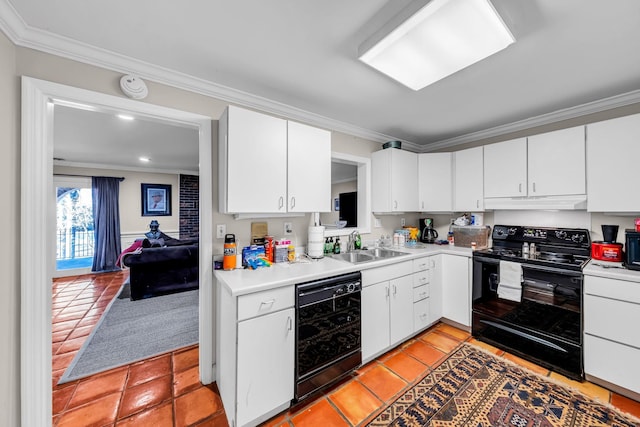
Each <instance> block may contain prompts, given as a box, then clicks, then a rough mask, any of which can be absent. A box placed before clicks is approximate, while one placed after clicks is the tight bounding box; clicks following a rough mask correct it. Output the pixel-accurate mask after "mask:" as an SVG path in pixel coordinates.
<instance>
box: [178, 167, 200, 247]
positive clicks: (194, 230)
mask: <svg viewBox="0 0 640 427" xmlns="http://www.w3.org/2000/svg"><path fill="white" fill-rule="evenodd" d="M199 188H200V177H199V176H197V175H180V238H181V239H188V238H193V237H198V236H199V234H200V218H199V216H198V209H199V208H200V204H199V199H198V197H199V195H198V190H199Z"/></svg>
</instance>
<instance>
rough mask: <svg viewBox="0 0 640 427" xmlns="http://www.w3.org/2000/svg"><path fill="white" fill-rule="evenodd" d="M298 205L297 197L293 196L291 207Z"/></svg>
mask: <svg viewBox="0 0 640 427" xmlns="http://www.w3.org/2000/svg"><path fill="white" fill-rule="evenodd" d="M295 206H296V198H295V197H292V198H291V209H293V208H294V207H295Z"/></svg>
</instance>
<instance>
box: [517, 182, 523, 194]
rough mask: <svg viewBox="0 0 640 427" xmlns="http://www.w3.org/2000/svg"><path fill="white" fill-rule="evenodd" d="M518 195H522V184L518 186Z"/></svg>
mask: <svg viewBox="0 0 640 427" xmlns="http://www.w3.org/2000/svg"><path fill="white" fill-rule="evenodd" d="M518 193H522V183H520V184H518Z"/></svg>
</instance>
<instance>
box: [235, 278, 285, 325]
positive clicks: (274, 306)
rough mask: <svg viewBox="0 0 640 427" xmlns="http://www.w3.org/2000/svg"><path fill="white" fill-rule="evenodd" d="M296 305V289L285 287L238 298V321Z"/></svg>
mask: <svg viewBox="0 0 640 427" xmlns="http://www.w3.org/2000/svg"><path fill="white" fill-rule="evenodd" d="M294 305H295V288H294V287H293V286H284V287H282V288H277V289H269V290H267V291H262V292H256V293H253V294H249V295H242V296H239V297H238V320H244V319H250V318H252V317H256V316H262V315H263V314H268V313H273V312H276V311H278V310H282V309H285V308H289V307H293V306H294Z"/></svg>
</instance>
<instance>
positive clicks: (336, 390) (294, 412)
mask: <svg viewBox="0 0 640 427" xmlns="http://www.w3.org/2000/svg"><path fill="white" fill-rule="evenodd" d="M126 275H127V273H126V272H117V273H107V274H101V275H86V276H77V277H69V278H62V279H55V280H54V283H53V378H54V381H53V425H54V426H56V427H60V426H64V427H68V426H72V427H80V426H82V427H87V426H136V427H138V426H154V427H155V426H211V427H218V426H220V427H222V426H224V427H226V426H228V424H227V421H226V417H225V413H224V409H223V407H222V402H221V400H220V396H219V394H218V390H217V388H216V386H215V384H213V385H212V386H203V385H202V384H200V383H199V381H198V346H197V345H196V346H191V347H188V348H184V349H180V350H178V351H175V352H171V353H167V354H164V355H161V356H158V357H155V358H152V359H149V360H145V361H142V362H139V363H134V364H131V365H128V366H123V367H121V368H116V369H113V370H110V371H108V372H104V373H101V374H96V375H94V376H91V377H88V378H85V379H81V380H78V381H74V382H71V383H67V384H63V385H59V386H58V385H56V383H57V381H58V379H59V378H60V376H61V375H62V373H63V372H64V370H65V369H66V367H67V366H68V365H69V363H70V362H71V360H72V359H73V357H74V355H75V354H76V352H77V351H78V349H79V348H80V347H81V346H82V343H83V342H84V340H85V339H86V337H87V336H88V335H89V333H90V332H91V329H92V328H93V326H94V325H95V324H96V322H97V321H98V319H99V318H100V315H101V314H102V312H103V311H104V309H105V307H106V306H107V305H108V303H109V301H110V300H111V299H112V298H113V297H114V296H115V295H116V294H117V292H118V290H119V288H120V286H121V284H122V282H123V281H124V279H125V278H126ZM463 341H468V342H470V343H472V344H474V345H478V346H480V347H483V348H485V349H488V350H490V351H492V352H494V353H496V354H498V355H501V356H503V357H505V358H507V359H509V360H511V361H513V362H515V363H518V364H521V365H523V366H526V367H527V368H529V369H532V370H534V371H536V372H538V373H540V374H542V375H546V376H549V377H550V378H553V379H555V380H558V381H560V382H564V383H566V384H567V385H568V386H570V387H574V388H577V389H579V390H580V391H582V392H583V393H584V394H586V395H588V396H592V397H595V398H597V399H599V400H600V401H603V402H608V403H611V404H612V405H614V406H616V407H618V408H620V409H621V410H622V411H625V412H628V413H631V414H633V415H635V416H637V417H640V402H636V401H634V400H631V399H627V398H625V397H623V396H620V395H618V394H616V393H612V392H609V391H608V390H606V389H604V388H602V387H599V386H597V385H595V384H591V383H589V382H584V383H578V382H576V381H572V380H570V379H568V378H565V377H563V376H562V375H558V374H556V373H554V372H550V371H548V370H547V369H544V368H541V367H540V366H537V365H535V364H532V363H530V362H527V361H524V360H522V359H520V358H518V357H516V356H513V355H511V354H508V353H505V352H503V351H501V350H499V349H497V348H494V347H491V346H489V345H487V344H485V343H482V342H479V341H476V340H475V339H473V338H472V337H470V336H469V334H468V333H467V332H464V331H462V330H460V329H457V328H454V327H451V326H449V325H446V324H443V323H440V324H437V325H435V326H433V327H432V328H430V329H429V330H427V331H425V332H423V333H422V334H420V335H418V336H417V337H415V338H413V339H410V340H408V341H407V342H405V343H403V344H402V345H400V346H398V347H397V348H395V349H393V350H391V351H389V352H388V353H386V354H384V355H382V356H380V357H379V358H378V359H376V360H375V361H373V362H370V363H368V364H367V365H365V366H363V367H362V368H360V369H359V370H358V371H357V372H356V373H355V374H354V375H353V376H352V377H351V378H349V379H348V380H345V381H343V382H341V383H340V384H338V385H336V386H334V387H332V388H331V389H329V390H327V391H326V392H325V393H323V394H322V395H320V396H318V397H317V398H316V399H315V400H312V401H308V402H305V403H304V404H299V405H296V406H294V407H292V408H290V409H289V410H288V411H285V412H284V413H282V414H280V415H278V416H276V417H274V418H273V419H271V420H269V421H268V422H266V423H265V426H277V427H284V426H287V427H291V426H293V427H303V426H322V427H330V426H359V425H363V424H365V423H366V422H367V421H369V420H370V419H371V418H373V416H375V415H376V414H377V413H378V412H379V411H380V410H381V409H382V408H383V407H384V406H385V404H386V403H388V402H391V401H393V400H394V398H395V397H397V396H398V395H399V394H400V393H401V392H402V391H403V390H404V389H406V388H407V387H410V386H411V385H413V384H414V383H415V382H417V381H418V380H419V379H420V378H422V376H424V375H425V374H426V373H428V372H429V370H430V369H432V368H433V367H435V366H437V365H438V364H439V363H440V362H441V361H442V360H444V359H445V358H446V356H447V355H448V354H449V353H450V352H451V351H452V350H453V349H455V348H456V347H457V346H458V345H459V344H460V343H462V342H463Z"/></svg>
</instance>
